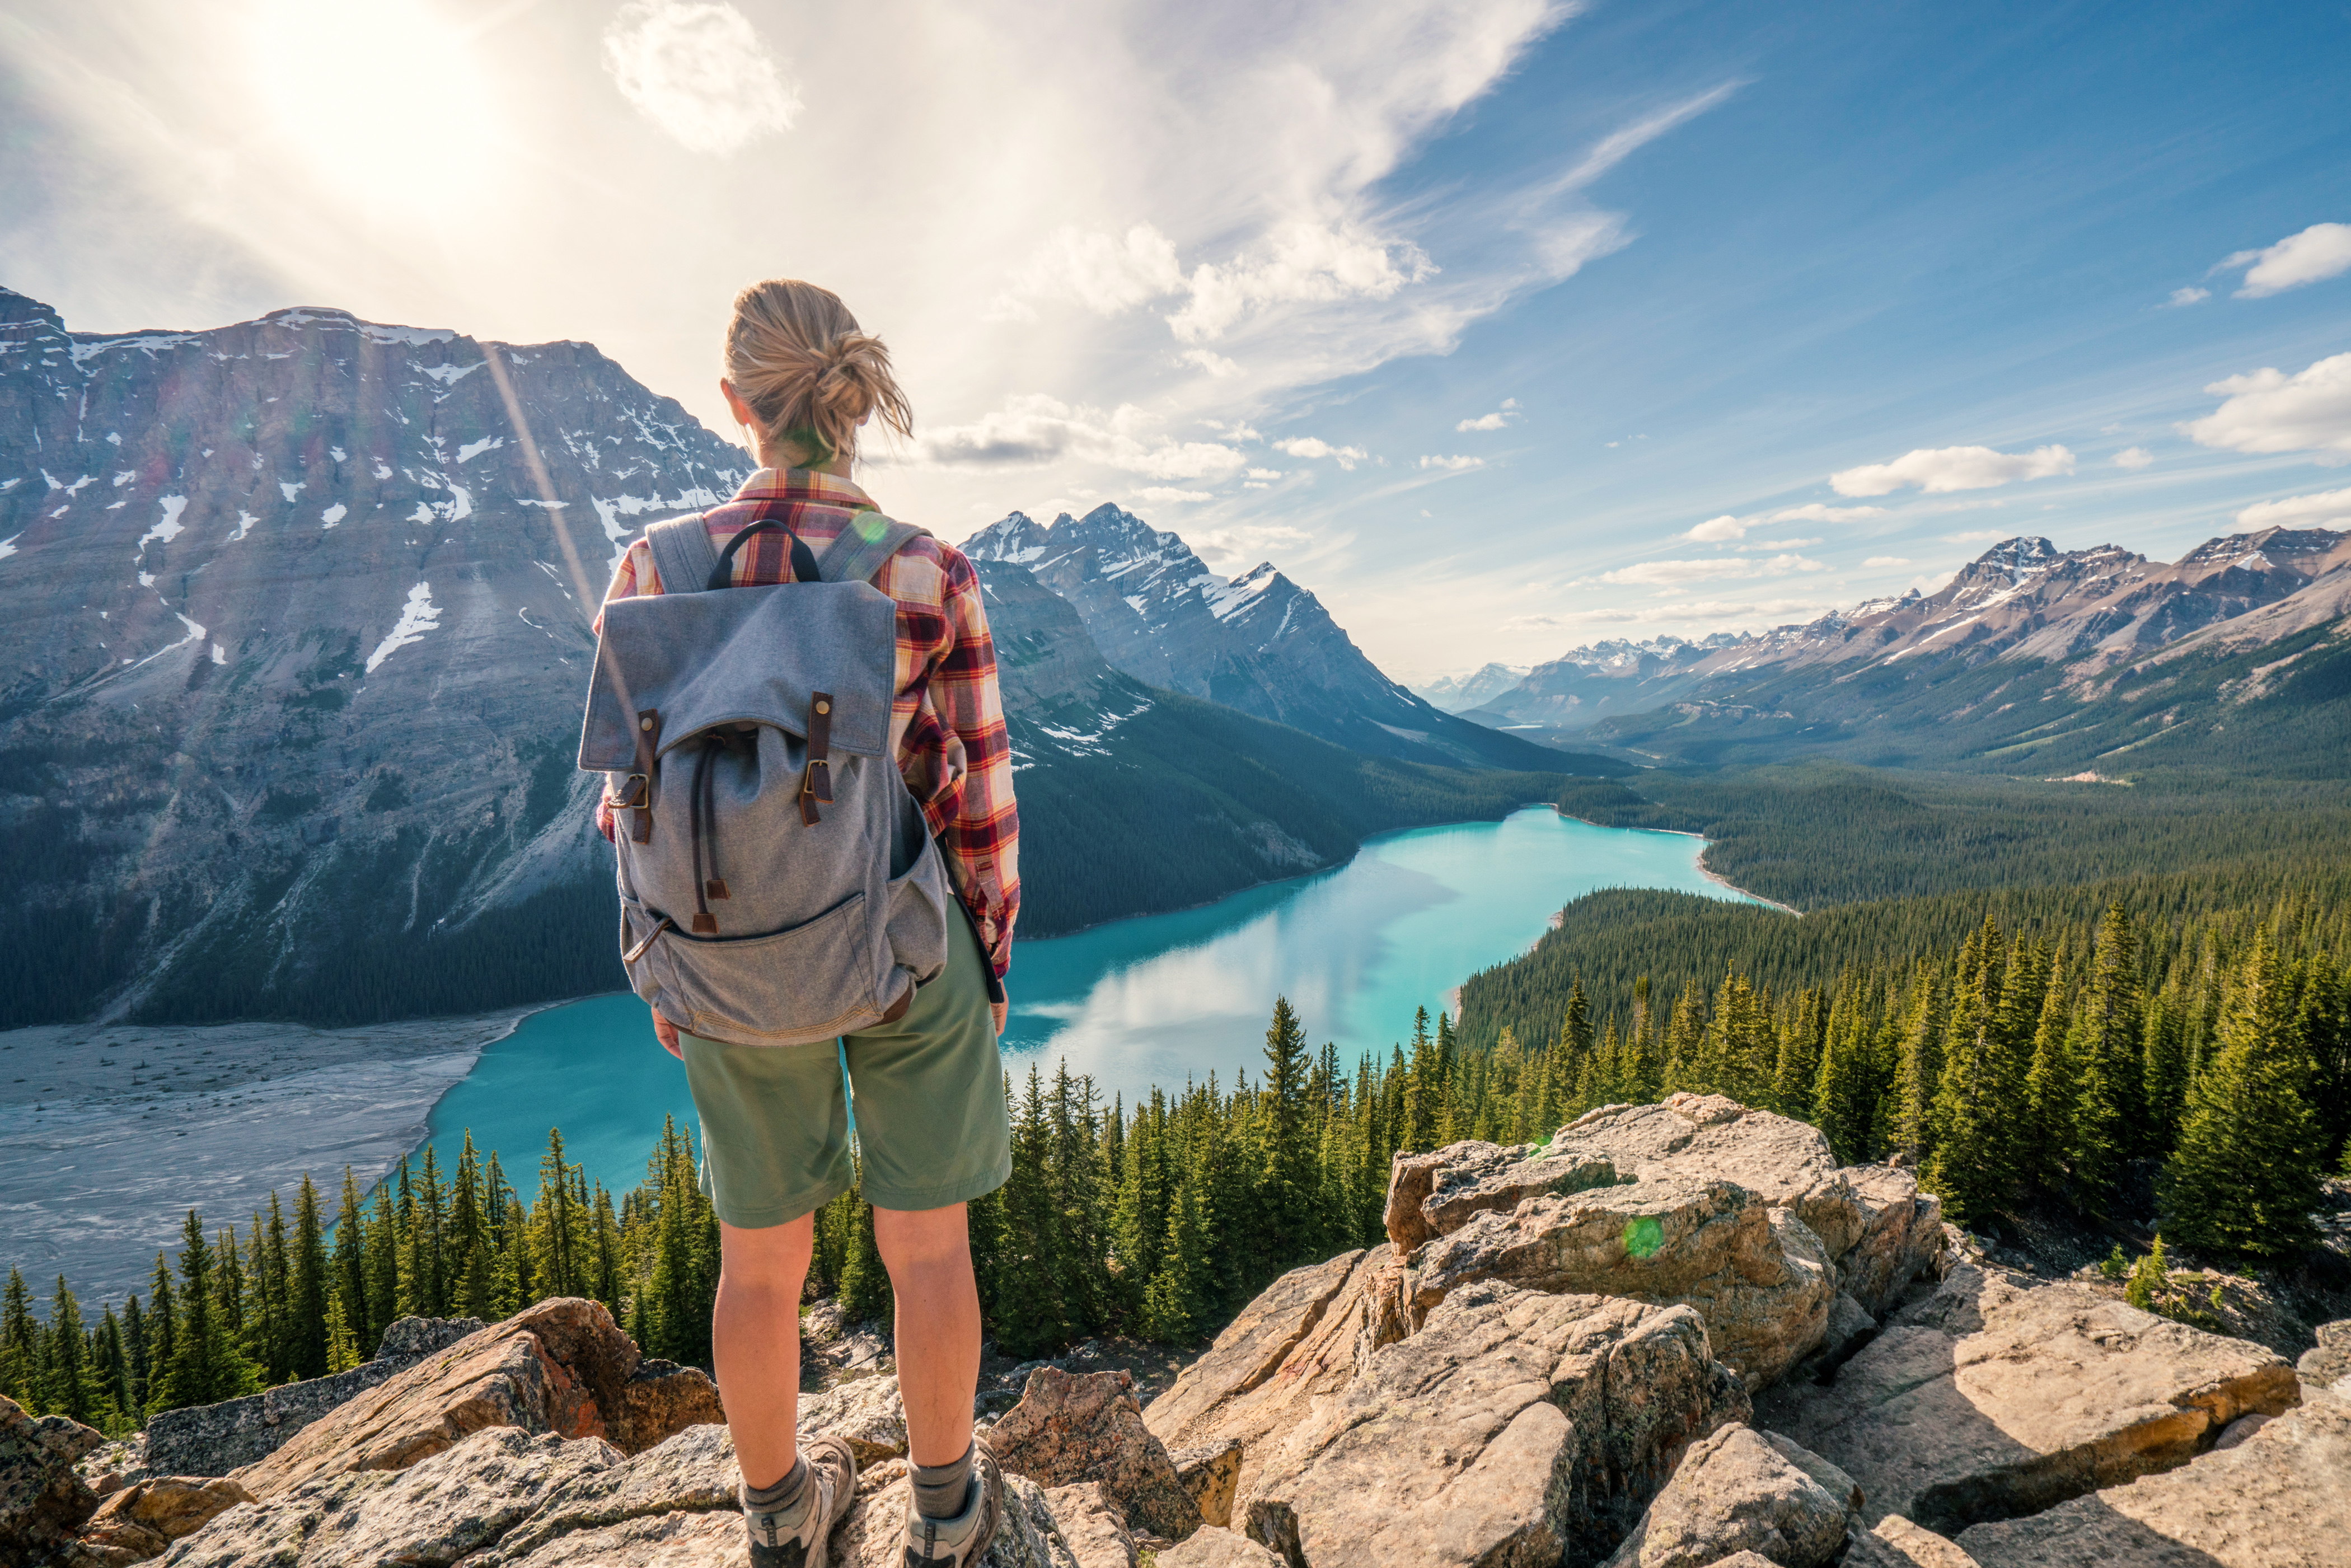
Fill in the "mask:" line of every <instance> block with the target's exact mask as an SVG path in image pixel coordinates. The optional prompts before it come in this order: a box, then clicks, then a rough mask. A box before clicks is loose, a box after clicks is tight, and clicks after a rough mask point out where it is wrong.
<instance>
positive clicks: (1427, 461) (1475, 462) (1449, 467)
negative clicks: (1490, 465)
mask: <svg viewBox="0 0 2351 1568" xmlns="http://www.w3.org/2000/svg"><path fill="white" fill-rule="evenodd" d="M1420 466H1421V467H1423V468H1441V469H1444V470H1446V471H1447V472H1448V473H1453V474H1459V473H1462V472H1464V471H1465V470H1468V469H1471V468H1483V467H1484V466H1486V460H1485V459H1484V458H1483V457H1423V458H1422V459H1421V460H1420Z"/></svg>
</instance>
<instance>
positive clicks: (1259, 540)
mask: <svg viewBox="0 0 2351 1568" xmlns="http://www.w3.org/2000/svg"><path fill="white" fill-rule="evenodd" d="M1184 539H1185V542H1186V544H1189V545H1190V546H1191V547H1192V548H1193V549H1195V550H1196V551H1198V552H1199V554H1200V556H1201V557H1202V559H1207V560H1209V561H1213V562H1216V563H1217V564H1219V565H1224V564H1228V563H1232V562H1236V561H1238V562H1241V563H1244V564H1247V565H1252V566H1253V565H1255V564H1256V563H1257V562H1259V561H1261V560H1263V559H1266V557H1267V556H1268V555H1269V554H1270V553H1271V552H1272V551H1275V550H1289V549H1299V548H1301V546H1305V545H1310V544H1312V543H1313V542H1314V536H1313V535H1311V534H1310V533H1308V532H1306V530H1304V529H1303V528H1291V527H1290V526H1289V525H1288V524H1286V523H1245V524H1242V525H1241V526H1239V527H1238V528H1208V529H1205V530H1203V531H1202V532H1200V533H1198V534H1190V533H1187V534H1186V535H1185V536H1184Z"/></svg>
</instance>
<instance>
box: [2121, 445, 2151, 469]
mask: <svg viewBox="0 0 2351 1568" xmlns="http://www.w3.org/2000/svg"><path fill="white" fill-rule="evenodd" d="M2154 461H2155V454H2154V453H2152V452H2149V451H2148V450H2147V448H2146V447H2144V446H2126V447H2124V448H2123V449H2122V450H2121V451H2120V452H2117V453H2116V454H2115V466H2116V467H2117V468H2129V469H2134V470H2136V469H2139V468H2144V467H2146V466H2147V465H2148V464H2150V463H2153V462H2154Z"/></svg>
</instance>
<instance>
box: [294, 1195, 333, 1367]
mask: <svg viewBox="0 0 2351 1568" xmlns="http://www.w3.org/2000/svg"><path fill="white" fill-rule="evenodd" d="M291 1262H292V1277H291V1278H290V1279H289V1280H288V1281H287V1316H286V1325H287V1356H286V1361H287V1366H286V1375H287V1377H290V1378H307V1377H320V1376H324V1375H325V1374H326V1371H327V1296H328V1294H329V1291H330V1290H331V1289H332V1272H331V1270H329V1266H328V1263H327V1239H326V1235H325V1233H324V1231H323V1230H322V1229H321V1228H320V1227H319V1189H318V1187H317V1186H314V1185H313V1184H312V1183H311V1180H310V1177H309V1175H308V1172H305V1173H304V1174H303V1176H302V1185H301V1186H300V1187H298V1189H296V1192H295V1197H294V1247H293V1258H292V1260H291Z"/></svg>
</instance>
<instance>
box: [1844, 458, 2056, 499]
mask: <svg viewBox="0 0 2351 1568" xmlns="http://www.w3.org/2000/svg"><path fill="white" fill-rule="evenodd" d="M2073 471H2074V455H2073V453H2071V452H2069V451H2067V450H2066V449H2065V448H2064V447H2063V446H2040V447H2035V448H2034V449H2033V450H2032V451H2031V452H1995V451H1993V450H1992V449H1991V447H1989V446H1937V447H1931V448H1930V447H1920V448H1918V449H1917V450H1916V451H1911V452H1906V453H1904V454H1903V455H1901V456H1899V457H1897V458H1896V459H1895V460H1894V461H1893V462H1891V463H1865V464H1863V465H1861V466H1860V467H1858V468H1844V469H1840V470H1838V471H1837V472H1836V473H1834V474H1832V475H1830V476H1829V486H1830V487H1831V488H1832V489H1834V490H1835V491H1836V493H1837V494H1838V495H1840V496H1884V495H1889V494H1891V493H1892V492H1894V491H1896V490H1899V489H1902V488H1903V487H1905V486H1917V488H1918V489H1920V490H1922V491H1924V492H1926V493H1927V494H1928V495H1930V496H1933V495H1939V494H1943V493H1945V492H1948V491H1952V490H1987V489H1990V488H1991V487H1992V486H1995V485H2007V484H2012V483H2014V482H2015V481H2017V480H2020V479H2047V478H2051V477H2053V476H2056V475H2060V474H2071V473H2072V472H2073Z"/></svg>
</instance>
